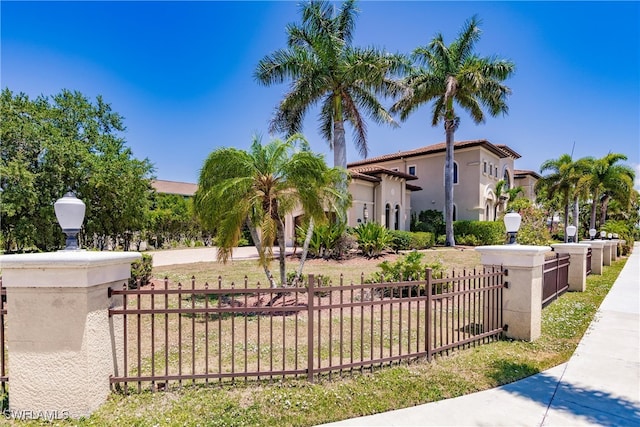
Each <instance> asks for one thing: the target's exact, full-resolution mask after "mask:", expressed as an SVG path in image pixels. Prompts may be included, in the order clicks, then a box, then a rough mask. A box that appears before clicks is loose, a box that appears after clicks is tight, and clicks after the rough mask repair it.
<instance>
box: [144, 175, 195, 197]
mask: <svg viewBox="0 0 640 427" xmlns="http://www.w3.org/2000/svg"><path fill="white" fill-rule="evenodd" d="M151 186H152V187H153V188H154V189H155V190H156V192H158V193H163V194H177V195H180V196H184V197H193V196H194V195H195V194H196V190H198V184H191V183H189V182H177V181H165V180H162V179H155V180H153V181H151Z"/></svg>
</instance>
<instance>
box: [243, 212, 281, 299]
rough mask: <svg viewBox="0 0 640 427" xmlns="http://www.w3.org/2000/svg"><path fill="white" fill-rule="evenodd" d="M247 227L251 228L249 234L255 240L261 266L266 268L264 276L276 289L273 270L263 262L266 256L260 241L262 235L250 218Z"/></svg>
mask: <svg viewBox="0 0 640 427" xmlns="http://www.w3.org/2000/svg"><path fill="white" fill-rule="evenodd" d="M247 226H248V227H249V233H250V234H251V238H252V239H253V244H254V245H255V247H256V250H257V251H258V256H259V257H260V260H261V262H260V264H262V268H264V274H265V275H266V276H267V281H268V282H269V286H270V287H272V288H274V287H275V283H274V282H273V274H271V270H269V267H268V266H267V263H266V262H262V260H264V257H265V254H264V251H263V247H262V242H261V241H260V235H259V234H258V230H257V229H256V228H255V227H254V226H253V223H252V222H251V220H250V219H249V218H247Z"/></svg>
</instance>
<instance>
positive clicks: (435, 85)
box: [391, 16, 515, 246]
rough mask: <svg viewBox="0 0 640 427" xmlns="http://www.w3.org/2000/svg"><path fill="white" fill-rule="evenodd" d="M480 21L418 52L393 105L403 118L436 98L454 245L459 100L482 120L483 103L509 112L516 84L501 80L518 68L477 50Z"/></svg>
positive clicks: (434, 113)
mask: <svg viewBox="0 0 640 427" xmlns="http://www.w3.org/2000/svg"><path fill="white" fill-rule="evenodd" d="M478 24H479V21H478V19H477V18H476V17H475V16H474V17H472V18H471V19H470V20H469V21H467V22H466V23H465V25H464V26H463V28H462V31H461V32H460V33H459V35H458V38H457V39H456V40H454V41H453V42H452V43H451V44H450V45H449V46H447V45H446V44H445V42H444V39H443V36H442V34H437V35H436V36H435V37H434V38H433V40H431V42H430V43H429V44H428V45H427V46H423V47H418V48H417V49H415V50H414V52H413V58H414V60H415V61H416V62H417V64H418V66H417V67H415V68H414V69H413V70H412V71H410V73H409V75H408V76H407V77H406V78H405V81H404V83H405V85H406V87H407V90H406V91H405V92H404V94H403V95H402V96H401V98H400V99H399V100H398V101H397V102H396V103H395V104H394V105H393V107H392V108H391V111H392V112H399V113H400V119H401V120H403V121H404V120H406V119H407V117H409V115H410V114H411V113H413V111H414V110H416V109H417V108H418V107H420V106H422V105H423V104H428V103H430V102H431V101H433V109H432V116H431V124H432V126H437V125H438V124H439V123H440V122H443V123H444V130H445V134H446V151H445V165H444V167H445V183H444V186H445V212H444V214H445V232H446V245H447V246H455V240H454V235H453V148H454V147H453V145H454V134H455V131H456V129H457V128H458V124H459V122H460V118H459V117H458V116H457V115H456V111H455V108H454V104H456V105H457V106H458V107H460V108H462V109H463V110H465V111H467V112H468V113H469V115H470V117H471V119H472V120H473V121H474V122H475V123H476V124H477V123H482V122H484V120H485V113H484V111H483V108H484V109H486V110H487V111H488V113H489V114H490V115H491V116H497V115H498V114H500V113H503V114H506V113H507V112H508V106H507V102H506V100H507V96H508V95H509V94H510V93H511V90H510V89H509V88H508V87H507V86H505V85H504V84H502V82H503V81H504V80H506V79H507V78H509V76H511V75H512V74H513V72H514V68H515V66H514V64H513V63H512V62H511V61H508V60H499V59H495V58H493V57H484V58H483V57H479V56H477V55H476V53H475V52H474V47H475V44H476V43H477V42H478V41H479V40H480V28H479V27H478Z"/></svg>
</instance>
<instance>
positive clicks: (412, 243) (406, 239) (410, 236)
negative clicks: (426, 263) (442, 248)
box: [391, 230, 435, 252]
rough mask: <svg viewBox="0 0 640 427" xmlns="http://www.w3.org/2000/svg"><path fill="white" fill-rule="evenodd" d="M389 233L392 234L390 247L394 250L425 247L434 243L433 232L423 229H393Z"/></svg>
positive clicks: (429, 246)
mask: <svg viewBox="0 0 640 427" xmlns="http://www.w3.org/2000/svg"><path fill="white" fill-rule="evenodd" d="M391 235H392V236H393V241H392V242H391V248H392V249H393V250H394V251H396V252H398V251H406V250H409V249H427V248H431V247H433V245H434V244H435V239H434V237H433V234H432V233H428V232H425V231H416V232H410V231H402V230H393V231H391Z"/></svg>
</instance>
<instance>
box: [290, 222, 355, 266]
mask: <svg viewBox="0 0 640 427" xmlns="http://www.w3.org/2000/svg"><path fill="white" fill-rule="evenodd" d="M306 233H307V232H306V230H305V229H303V228H301V227H298V228H297V236H298V237H297V239H298V245H299V246H302V245H303V244H304V239H305V236H306ZM355 246H356V242H355V239H354V238H353V236H351V235H350V234H349V233H347V226H346V224H345V223H343V222H331V223H326V224H318V225H316V226H315V227H314V228H313V235H312V236H311V241H310V242H309V255H310V256H311V257H314V258H324V259H330V258H332V259H342V258H343V257H344V256H345V255H346V254H348V253H349V251H351V249H353V248H355Z"/></svg>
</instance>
